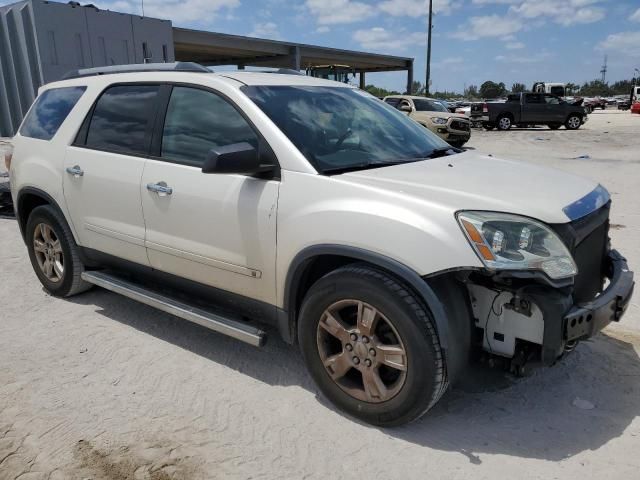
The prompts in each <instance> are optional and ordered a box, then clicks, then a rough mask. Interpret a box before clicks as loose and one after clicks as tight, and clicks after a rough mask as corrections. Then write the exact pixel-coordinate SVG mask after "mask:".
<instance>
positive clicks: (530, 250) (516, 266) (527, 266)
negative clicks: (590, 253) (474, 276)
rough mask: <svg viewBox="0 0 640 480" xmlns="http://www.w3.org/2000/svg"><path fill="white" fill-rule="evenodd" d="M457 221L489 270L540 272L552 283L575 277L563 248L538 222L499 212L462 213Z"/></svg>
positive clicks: (571, 258)
mask: <svg viewBox="0 0 640 480" xmlns="http://www.w3.org/2000/svg"><path fill="white" fill-rule="evenodd" d="M457 218H458V223H459V224H460V226H461V227H462V231H463V232H464V233H465V235H466V237H467V239H468V240H469V242H470V243H471V246H472V247H473V249H474V250H475V251H476V253H477V254H478V256H479V257H480V260H482V262H483V263H484V265H485V266H486V267H487V268H489V269H491V270H541V271H543V272H544V273H546V274H547V275H548V276H549V277H550V278H553V279H560V278H567V277H572V276H574V275H576V274H577V273H578V267H577V266H576V263H575V262H574V260H573V257H572V256H571V253H569V250H568V249H567V247H566V245H565V244H564V243H563V242H562V240H561V239H560V238H559V237H558V235H556V234H555V233H554V232H553V231H552V230H551V229H550V228H549V227H547V226H546V225H544V224H542V223H540V222H537V221H535V220H532V219H530V218H527V217H521V216H519V215H512V214H508V213H498V212H474V211H464V212H459V213H458V214H457Z"/></svg>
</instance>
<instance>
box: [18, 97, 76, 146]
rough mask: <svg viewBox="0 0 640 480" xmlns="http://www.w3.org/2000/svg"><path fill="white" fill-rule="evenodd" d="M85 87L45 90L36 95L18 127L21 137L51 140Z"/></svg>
mask: <svg viewBox="0 0 640 480" xmlns="http://www.w3.org/2000/svg"><path fill="white" fill-rule="evenodd" d="M86 89H87V87H63V88H52V89H50V90H47V91H46V92H44V93H43V94H42V95H40V96H39V97H38V99H37V100H36V101H35V103H34V105H33V107H32V108H31V110H30V111H29V114H28V115H27V117H26V118H25V119H24V122H23V123H22V127H21V128H20V135H22V136H23V137H30V138H37V139H40V140H51V139H52V138H53V136H54V135H55V134H56V133H57V132H58V129H59V128H60V126H61V125H62V122H64V121H65V119H66V118H67V116H68V115H69V113H70V112H71V110H72V109H73V107H74V106H75V105H76V103H78V100H79V99H80V97H81V96H82V94H83V93H84V92H85V90H86Z"/></svg>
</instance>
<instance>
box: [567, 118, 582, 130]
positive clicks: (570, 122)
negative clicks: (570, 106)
mask: <svg viewBox="0 0 640 480" xmlns="http://www.w3.org/2000/svg"><path fill="white" fill-rule="evenodd" d="M564 125H565V127H567V130H577V129H579V128H580V125H582V119H581V118H580V116H579V115H570V116H569V118H567V121H566V123H565V124H564Z"/></svg>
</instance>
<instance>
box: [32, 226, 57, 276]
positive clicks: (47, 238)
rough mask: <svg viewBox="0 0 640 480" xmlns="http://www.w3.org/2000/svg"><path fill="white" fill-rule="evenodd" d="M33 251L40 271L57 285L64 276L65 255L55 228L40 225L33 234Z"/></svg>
mask: <svg viewBox="0 0 640 480" xmlns="http://www.w3.org/2000/svg"><path fill="white" fill-rule="evenodd" d="M33 250H34V252H35V256H36V260H37V262H38V266H39V267H40V270H41V271H42V273H43V274H44V276H45V277H47V280H49V281H51V282H53V283H57V282H59V281H61V280H62V277H63V275H64V254H63V252H62V245H61V244H60V239H59V238H58V237H57V235H56V233H55V231H54V230H53V228H51V226H50V225H48V224H46V223H39V224H38V225H36V228H35V230H34V232H33Z"/></svg>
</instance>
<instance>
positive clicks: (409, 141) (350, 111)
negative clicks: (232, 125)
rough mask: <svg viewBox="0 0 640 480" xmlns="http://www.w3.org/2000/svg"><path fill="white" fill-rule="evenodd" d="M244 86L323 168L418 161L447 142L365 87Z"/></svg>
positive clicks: (308, 157) (267, 112) (333, 168)
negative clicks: (367, 90) (359, 88)
mask: <svg viewBox="0 0 640 480" xmlns="http://www.w3.org/2000/svg"><path fill="white" fill-rule="evenodd" d="M242 91H243V92H244V93H246V94H247V95H248V96H249V98H251V100H253V101H254V102H255V103H256V105H258V107H260V108H261V109H262V110H263V111H264V112H265V113H266V114H267V115H268V116H269V118H270V119H271V120H272V121H273V122H274V123H275V124H276V125H277V126H278V128H280V130H282V131H283V132H284V134H285V135H287V137H289V139H290V140H291V141H292V142H293V144H294V145H295V146H296V147H297V148H298V150H299V151H300V152H301V153H302V154H303V155H304V156H305V157H306V158H307V159H308V160H309V161H310V162H311V163H312V164H313V165H314V166H315V167H316V169H318V170H319V171H321V172H324V173H331V172H335V171H340V170H344V169H358V168H369V167H372V166H383V165H387V164H389V163H395V162H400V163H404V162H412V161H417V160H420V159H424V158H425V157H427V156H429V155H431V154H432V153H433V152H434V150H435V149H440V148H446V147H447V146H448V145H447V144H446V143H445V142H444V141H443V140H441V139H440V138H439V137H437V136H436V135H435V134H433V133H431V132H430V131H429V130H428V129H427V128H424V127H423V126H422V125H420V124H418V123H417V122H415V121H413V120H411V119H410V118H409V117H407V116H406V115H404V114H402V113H401V112H399V111H397V110H395V109H393V108H389V107H388V106H386V105H384V104H383V103H381V102H380V101H379V100H378V99H377V98H375V97H374V96H372V95H369V94H368V93H366V92H363V91H361V90H356V89H353V88H341V87H320V86H308V87H306V86H305V87H303V86H245V87H242Z"/></svg>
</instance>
